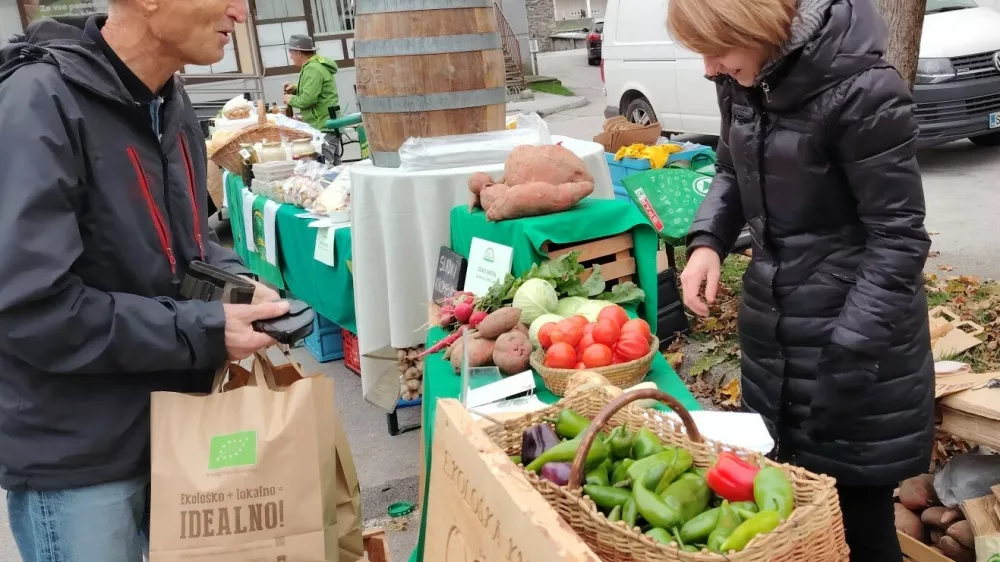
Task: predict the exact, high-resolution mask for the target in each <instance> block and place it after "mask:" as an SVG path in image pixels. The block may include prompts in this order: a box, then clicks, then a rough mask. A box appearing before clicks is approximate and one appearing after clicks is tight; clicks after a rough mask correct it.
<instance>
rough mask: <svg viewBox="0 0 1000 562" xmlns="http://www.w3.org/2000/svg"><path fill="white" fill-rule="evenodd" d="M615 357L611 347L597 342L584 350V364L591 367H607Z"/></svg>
mask: <svg viewBox="0 0 1000 562" xmlns="http://www.w3.org/2000/svg"><path fill="white" fill-rule="evenodd" d="M613 359H614V358H613V357H612V353H611V348H610V347H608V346H606V345H604V344H601V343H595V344H594V345H591V346H589V347H588V348H587V349H584V350H583V364H584V365H586V366H587V368H589V369H593V368H595V367H607V366H608V365H610V364H611V362H612V360H613Z"/></svg>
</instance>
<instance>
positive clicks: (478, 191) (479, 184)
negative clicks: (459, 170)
mask: <svg viewBox="0 0 1000 562" xmlns="http://www.w3.org/2000/svg"><path fill="white" fill-rule="evenodd" d="M494 183H495V182H494V181H493V178H491V177H490V176H489V174H485V173H483V172H476V173H474V174H472V177H470V178H469V195H470V197H469V212H470V213H471V212H472V211H475V210H476V207H478V206H479V205H480V198H481V197H482V193H483V190H484V189H486V188H487V187H489V186H490V185H493V184H494Z"/></svg>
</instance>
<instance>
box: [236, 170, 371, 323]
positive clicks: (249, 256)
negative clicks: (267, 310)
mask: <svg viewBox="0 0 1000 562" xmlns="http://www.w3.org/2000/svg"><path fill="white" fill-rule="evenodd" d="M225 185H226V205H227V206H228V207H229V221H230V226H231V228H232V232H233V249H234V250H236V253H237V254H238V255H239V256H240V258H241V259H242V260H243V263H245V264H246V265H247V267H248V268H249V269H250V271H252V272H254V274H255V275H258V276H260V277H261V278H262V279H263V280H264V281H267V282H269V283H272V284H274V285H277V286H278V287H279V288H283V289H287V290H288V291H289V292H290V293H291V294H293V295H295V297H296V298H297V299H299V300H302V301H304V302H306V303H308V304H309V306H311V307H313V309H314V310H315V311H316V312H317V313H318V314H319V315H321V316H323V317H324V318H326V319H327V320H330V321H331V322H333V323H335V324H337V325H339V326H340V327H342V328H344V329H346V330H348V331H350V332H353V333H355V334H356V333H357V326H356V325H355V312H354V280H353V275H352V274H351V268H352V263H351V261H352V253H351V252H352V250H351V229H350V228H346V227H345V228H340V229H338V230H337V231H336V233H335V234H334V259H335V261H334V264H335V265H334V266H333V267H330V266H328V265H326V264H324V263H322V262H319V261H317V260H316V259H315V250H316V236H317V233H318V230H319V229H316V228H310V227H309V223H310V222H312V220H311V219H308V218H299V217H298V215H301V214H302V213H304V212H305V211H303V210H302V209H300V208H298V207H296V206H294V205H281V206H280V207H279V208H278V211H277V213H276V214H275V233H276V237H277V245H278V251H277V258H278V259H277V261H278V264H277V267H275V266H272V265H270V264H269V263H267V261H266V260H265V259H264V257H263V256H261V255H260V254H258V253H257V252H252V251H250V249H249V248H248V246H247V241H246V225H245V224H244V219H243V217H244V209H243V205H244V203H243V195H244V194H245V193H247V191H246V188H245V187H244V185H243V180H242V179H241V178H240V177H239V176H237V175H235V174H228V173H227V174H226V176H225Z"/></svg>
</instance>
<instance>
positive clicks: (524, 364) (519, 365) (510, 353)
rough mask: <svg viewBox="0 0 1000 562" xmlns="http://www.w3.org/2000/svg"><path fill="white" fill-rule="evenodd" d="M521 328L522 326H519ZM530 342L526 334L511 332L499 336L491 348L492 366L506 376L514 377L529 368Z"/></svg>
mask: <svg viewBox="0 0 1000 562" xmlns="http://www.w3.org/2000/svg"><path fill="white" fill-rule="evenodd" d="M520 325H521V326H523V324H520ZM529 357H531V341H530V340H528V336H527V335H526V334H522V333H521V332H519V331H516V330H515V331H511V332H507V333H506V334H500V337H499V338H497V343H496V347H494V348H493V364H494V365H496V366H497V367H500V370H501V371H503V372H504V373H507V374H508V375H516V374H518V373H521V372H524V371H526V370H528V369H529V368H530V367H531V364H530V362H529V361H528V358H529Z"/></svg>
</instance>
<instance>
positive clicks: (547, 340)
mask: <svg viewBox="0 0 1000 562" xmlns="http://www.w3.org/2000/svg"><path fill="white" fill-rule="evenodd" d="M555 329H556V323H555V322H546V323H545V324H542V327H541V328H539V329H538V344H539V345H541V346H542V349H548V348H549V346H550V345H552V331H553V330H555Z"/></svg>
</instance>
